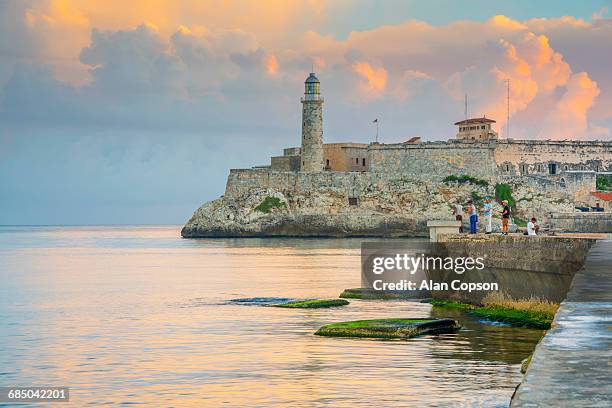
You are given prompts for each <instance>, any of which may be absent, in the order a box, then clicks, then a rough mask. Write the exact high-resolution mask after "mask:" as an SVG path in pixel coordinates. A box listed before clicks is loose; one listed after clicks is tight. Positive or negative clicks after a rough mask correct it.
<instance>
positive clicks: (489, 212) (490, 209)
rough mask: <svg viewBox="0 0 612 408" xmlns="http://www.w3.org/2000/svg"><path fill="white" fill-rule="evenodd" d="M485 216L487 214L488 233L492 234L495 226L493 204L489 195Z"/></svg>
mask: <svg viewBox="0 0 612 408" xmlns="http://www.w3.org/2000/svg"><path fill="white" fill-rule="evenodd" d="M484 216H485V226H486V233H487V234H490V233H491V232H492V231H493V226H492V225H491V220H492V219H493V204H491V198H490V197H487V198H486V200H485V205H484Z"/></svg>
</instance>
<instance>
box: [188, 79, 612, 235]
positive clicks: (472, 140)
mask: <svg viewBox="0 0 612 408" xmlns="http://www.w3.org/2000/svg"><path fill="white" fill-rule="evenodd" d="M320 92H321V88H320V82H319V80H318V79H317V77H316V76H315V74H314V73H311V74H310V75H309V76H308V78H307V79H306V81H305V92H304V96H303V97H302V99H301V102H302V138H301V146H300V147H291V148H286V149H284V151H283V155H281V156H276V157H272V158H271V163H270V165H269V166H260V167H255V168H251V169H232V170H231V171H230V174H229V177H228V180H227V185H226V191H225V194H224V195H223V196H222V197H221V198H219V199H217V200H214V201H212V202H209V203H206V204H204V205H203V206H202V207H200V208H199V209H198V210H197V211H196V212H195V213H194V215H193V217H192V218H191V219H190V220H189V221H188V222H187V224H186V225H185V227H184V228H183V230H182V235H183V236H185V237H207V236H276V235H287V236H403V235H421V234H423V233H424V231H425V222H426V221H427V219H432V218H448V217H449V216H450V207H451V205H452V204H454V203H457V202H460V203H465V201H466V200H468V199H470V198H471V199H474V200H475V201H476V202H477V204H478V202H479V201H481V200H482V198H483V197H485V196H487V195H488V196H495V195H496V194H497V195H499V194H500V192H501V190H504V191H505V194H511V197H512V198H511V199H512V200H513V201H514V202H515V208H514V213H515V218H516V220H517V221H519V222H520V221H521V220H524V219H526V218H530V217H531V216H537V217H538V219H539V220H540V222H541V223H552V224H555V222H557V223H560V224H563V223H564V222H565V223H567V220H566V218H568V217H569V219H571V221H570V223H573V224H572V225H575V224H576V217H577V216H576V214H575V212H576V207H581V208H585V209H586V208H589V207H595V208H597V207H601V208H604V209H608V208H609V207H608V206H609V201H610V197H609V196H610V194H609V193H603V194H602V193H601V192H597V184H596V180H597V178H598V177H609V176H610V174H611V173H610V172H611V171H612V142H609V141H549V140H547V141H540V140H513V139H499V138H498V136H497V133H496V132H495V131H494V130H493V128H492V124H493V123H495V121H494V120H492V119H489V118H486V117H482V118H472V119H466V120H463V121H460V122H457V123H455V125H457V126H458V133H457V135H456V138H454V139H450V140H447V141H433V142H422V141H421V139H420V138H412V139H410V140H408V141H406V142H404V143H394V144H381V143H370V144H363V143H331V144H325V143H324V142H323V103H324V100H323V98H322V97H321V93H320ZM500 186H503V188H501V187H500ZM560 214H561V215H562V216H560ZM563 214H565V215H563ZM592 215H593V214H591V213H588V215H586V214H585V215H584V217H586V218H585V221H584V222H585V224H584V225H591V227H589V228H591V229H594V230H601V231H603V230H608V229H612V217H610V214H609V213H603V214H600V213H598V214H597V215H596V217H597V219H598V221H596V222H595V224H593V221H592V220H593V219H594V217H593V216H592ZM561 219H563V220H564V221H559V220H561ZM555 220H557V221H555ZM519 222H517V224H519ZM589 223H591V224H589ZM553 226H555V225H553ZM561 229H570V230H571V229H572V227H567V226H566V225H565V224H563V225H561ZM574 229H575V228H574ZM610 232H612V231H610Z"/></svg>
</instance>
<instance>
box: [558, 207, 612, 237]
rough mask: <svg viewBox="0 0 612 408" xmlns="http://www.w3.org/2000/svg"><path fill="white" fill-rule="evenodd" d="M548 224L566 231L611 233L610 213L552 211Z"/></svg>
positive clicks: (611, 217)
mask: <svg viewBox="0 0 612 408" xmlns="http://www.w3.org/2000/svg"><path fill="white" fill-rule="evenodd" d="M550 226H551V228H553V229H558V230H562V231H568V232H600V233H612V213H609V212H579V213H556V214H555V213H553V214H552V215H551V217H550Z"/></svg>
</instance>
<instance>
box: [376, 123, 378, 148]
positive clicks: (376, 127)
mask: <svg viewBox="0 0 612 408" xmlns="http://www.w3.org/2000/svg"><path fill="white" fill-rule="evenodd" d="M376 143H378V119H376Z"/></svg>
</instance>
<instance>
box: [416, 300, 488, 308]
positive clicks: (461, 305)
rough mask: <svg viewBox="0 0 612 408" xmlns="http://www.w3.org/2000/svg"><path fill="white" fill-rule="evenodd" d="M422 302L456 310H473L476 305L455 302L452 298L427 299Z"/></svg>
mask: <svg viewBox="0 0 612 408" xmlns="http://www.w3.org/2000/svg"><path fill="white" fill-rule="evenodd" d="M423 303H431V305H432V306H434V307H443V308H446V309H457V310H463V311H466V310H474V309H476V308H477V307H478V306H474V305H470V304H469V303H461V302H455V301H454V300H444V299H427V300H424V301H423Z"/></svg>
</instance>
